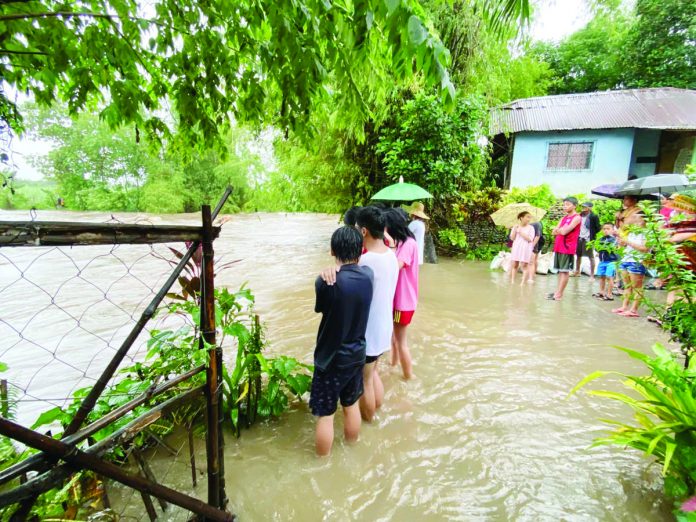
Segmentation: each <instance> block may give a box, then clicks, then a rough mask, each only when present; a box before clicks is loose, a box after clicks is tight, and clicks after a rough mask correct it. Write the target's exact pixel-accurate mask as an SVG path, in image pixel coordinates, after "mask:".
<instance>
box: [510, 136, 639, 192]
mask: <svg viewBox="0 0 696 522" xmlns="http://www.w3.org/2000/svg"><path fill="white" fill-rule="evenodd" d="M634 134H635V129H606V130H577V131H554V132H520V133H518V134H516V135H515V143H514V149H513V155H512V168H511V173H510V187H528V186H530V185H541V184H542V183H546V184H548V185H549V186H550V187H551V190H553V192H554V193H555V194H556V195H558V196H564V195H566V194H577V193H585V194H589V193H590V189H591V188H592V187H596V186H597V185H603V184H605V183H623V182H624V181H626V180H627V179H628V175H629V169H630V167H631V158H632V152H633V141H634ZM573 141H578V142H586V141H591V142H593V143H594V146H593V152H592V161H591V164H590V168H589V169H587V170H563V171H560V170H548V169H547V168H546V159H547V153H548V145H549V143H554V142H573ZM639 155H641V156H642V155H644V154H643V153H642V152H641V153H640V154H639Z"/></svg>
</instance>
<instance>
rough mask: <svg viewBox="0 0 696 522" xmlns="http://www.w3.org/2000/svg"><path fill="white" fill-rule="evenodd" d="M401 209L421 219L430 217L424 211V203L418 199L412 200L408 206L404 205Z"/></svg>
mask: <svg viewBox="0 0 696 522" xmlns="http://www.w3.org/2000/svg"><path fill="white" fill-rule="evenodd" d="M403 209H404V210H405V211H406V212H408V213H409V214H410V215H412V216H417V217H419V218H421V219H430V218H429V217H428V216H427V215H426V213H425V212H424V210H425V205H423V203H421V202H420V201H414V202H413V204H412V205H410V206H409V205H404V207H403Z"/></svg>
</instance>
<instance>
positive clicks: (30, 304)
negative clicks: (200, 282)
mask: <svg viewBox="0 0 696 522" xmlns="http://www.w3.org/2000/svg"><path fill="white" fill-rule="evenodd" d="M172 249H174V250H176V251H178V252H182V253H183V252H185V251H186V246H185V245H184V244H182V243H173V244H147V245H142V244H141V245H123V244H122V245H106V246H102V245H97V246H75V247H68V246H56V247H14V248H2V249H0V362H1V363H4V364H5V365H6V366H7V368H8V369H7V370H6V371H5V372H4V373H2V374H0V377H2V378H3V379H5V380H7V383H8V388H9V397H10V402H11V404H12V407H13V411H12V416H13V417H14V418H15V419H16V421H17V422H18V423H20V424H22V425H24V426H27V427H31V426H32V425H34V423H35V422H36V420H37V418H38V417H39V416H40V415H41V413H43V412H45V411H47V410H50V409H52V408H55V407H59V408H66V407H67V406H68V405H69V404H71V403H72V402H73V394H75V392H77V391H78V390H80V389H82V388H85V387H90V386H92V385H93V384H94V383H95V382H96V381H97V379H98V378H99V377H100V375H101V374H102V372H103V370H104V368H105V367H106V366H107V365H108V363H109V362H110V360H111V359H112V358H113V356H114V354H115V352H116V351H117V350H118V349H119V347H120V346H121V344H122V343H123V341H124V339H126V337H127V336H128V334H129V333H130V332H131V330H132V329H133V327H134V326H135V325H136V323H137V321H138V320H139V319H140V316H141V314H142V313H143V311H144V309H145V308H146V307H147V305H148V304H149V303H150V302H151V300H152V299H153V297H154V296H155V295H156V294H157V292H158V291H159V290H160V289H161V287H162V285H163V284H164V282H165V281H166V279H167V278H168V277H169V276H170V274H171V272H172V269H173V265H174V264H176V263H177V262H178V257H177V255H176V253H175V252H174V251H173V250H172ZM174 290H176V289H174ZM169 302H171V301H170V300H168V299H165V301H163V302H162V303H161V304H160V306H159V310H162V309H165V308H166V307H167V304H168V303H169ZM185 322H186V319H184V318H183V317H182V316H179V315H175V314H166V313H162V314H159V315H156V316H155V318H154V319H152V320H151V321H149V322H148V324H147V325H146V326H145V328H144V329H143V331H142V333H141V334H140V335H139V336H138V338H137V339H136V341H135V343H133V345H132V347H131V349H130V350H129V351H128V354H127V355H126V357H125V359H124V360H123V362H122V363H121V365H120V368H121V369H123V368H125V367H128V366H131V365H133V364H134V363H135V362H136V361H141V360H143V358H144V357H145V355H146V353H147V349H148V348H147V341H148V340H149V339H150V336H151V333H152V332H153V331H154V330H161V329H165V328H167V329H177V328H179V327H180V326H182V325H183V323H185ZM121 379H123V374H122V373H119V372H117V373H116V374H115V375H114V376H113V377H112V378H111V381H110V384H115V383H116V382H118V381H119V380H121ZM123 395H125V396H127V398H134V396H135V394H133V395H131V394H129V393H123ZM110 397H114V398H116V397H115V394H114V393H113V392H110ZM49 427H50V426H44V427H41V428H39V431H41V432H45V431H47V430H48V428H49ZM150 440H156V439H155V438H150ZM177 444H178V442H177ZM156 445H157V446H158V447H159V449H160V450H161V449H162V448H165V447H166V446H167V445H168V443H165V442H164V441H161V440H160V441H159V442H157V444H156ZM176 448H177V449H176V450H174V451H173V454H171V455H169V458H166V459H161V460H162V462H161V463H158V470H157V472H156V473H155V478H156V479H157V480H158V482H159V481H161V480H160V479H161V478H162V477H167V478H168V479H169V480H170V481H171V482H173V485H174V486H176V485H177V484H176V480H174V478H173V474H174V468H175V467H176V466H179V465H180V461H181V462H183V461H185V462H186V463H188V460H189V455H188V451H186V452H185V453H186V455H185V457H182V458H181V459H179V456H180V454H182V452H183V451H184V450H185V449H187V444H186V442H184V443H183V445H177V446H176ZM148 451H154V452H155V453H154V454H156V453H157V452H156V451H155V450H148ZM156 460H157V459H156ZM187 465H188V464H187ZM177 473H178V471H177ZM182 476H183V477H188V486H187V488H186V490H185V492H188V493H190V494H191V495H192V496H196V497H198V498H202V497H201V492H198V493H196V492H194V491H193V489H192V485H191V483H190V482H191V480H190V476H191V473H190V468H188V471H186V472H182ZM204 483H205V480H202V481H200V482H199V488H198V489H201V486H202V487H203V488H205V484H204ZM109 490H114V491H115V492H116V493H115V494H114V495H115V500H116V501H115V502H112V506H111V509H112V511H113V512H116V513H119V514H120V515H121V516H122V517H123V518H120V519H122V520H141V519H142V520H144V519H147V514H146V512H145V509H144V507H143V503H142V501H141V499H140V493H138V492H137V491H135V490H131V489H128V488H125V487H121V486H118V487H115V486H112V485H111V484H109ZM119 492H122V493H119ZM204 493H205V492H204V491H203V493H202V494H204ZM133 495H135V497H132V496H133ZM121 497H123V498H121ZM126 497H127V498H126ZM153 500H154V499H153ZM155 504H156V502H155ZM172 508H173V509H172ZM179 512H180V513H181V516H180V517H179V515H176V517H178V518H171V517H172V516H174V514H175V513H179ZM167 513H168V514H167V518H168V519H169V520H179V519H180V520H188V519H189V518H190V513H189V512H187V511H185V510H180V509H179V508H175V507H174V506H170V509H169V510H168V512H167ZM143 517H144V518H143Z"/></svg>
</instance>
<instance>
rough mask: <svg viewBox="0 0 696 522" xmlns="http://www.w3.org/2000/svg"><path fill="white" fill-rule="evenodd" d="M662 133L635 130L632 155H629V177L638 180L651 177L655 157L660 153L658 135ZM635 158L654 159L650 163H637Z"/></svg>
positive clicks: (649, 130) (653, 170) (654, 166)
mask: <svg viewBox="0 0 696 522" xmlns="http://www.w3.org/2000/svg"><path fill="white" fill-rule="evenodd" d="M661 133H662V131H660V130H653V129H636V137H635V140H634V141H633V153H632V154H631V167H630V168H629V170H628V173H629V175H633V176H636V177H638V178H644V177H645V176H652V175H653V174H655V170H656V168H657V156H658V154H659V152H660V134H661ZM637 158H655V161H653V162H650V163H643V162H641V163H637V161H636V160H637Z"/></svg>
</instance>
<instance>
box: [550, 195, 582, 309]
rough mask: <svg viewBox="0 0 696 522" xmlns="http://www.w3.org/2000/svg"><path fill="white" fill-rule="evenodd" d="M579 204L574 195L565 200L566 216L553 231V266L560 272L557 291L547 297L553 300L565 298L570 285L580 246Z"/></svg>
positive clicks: (564, 209) (564, 210)
mask: <svg viewBox="0 0 696 522" xmlns="http://www.w3.org/2000/svg"><path fill="white" fill-rule="evenodd" d="M577 206H578V200H577V199H575V198H574V197H572V196H569V197H567V198H565V199H564V200H563V212H565V216H563V218H562V219H561V220H560V221H559V222H558V225H556V228H554V229H553V231H552V232H551V233H552V234H553V235H554V237H555V238H556V239H555V240H554V244H553V252H554V256H553V267H554V268H555V269H556V272H557V273H558V286H557V287H556V291H555V292H553V293H551V294H548V295H547V296H546V299H550V300H552V301H560V300H561V299H563V292H564V291H565V288H566V286H568V279H569V278H570V273H571V272H572V271H573V263H574V261H575V252H576V251H577V248H578V237H579V236H580V223H581V221H582V219H581V218H580V214H578V213H577V212H575V208H576V207H577Z"/></svg>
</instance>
